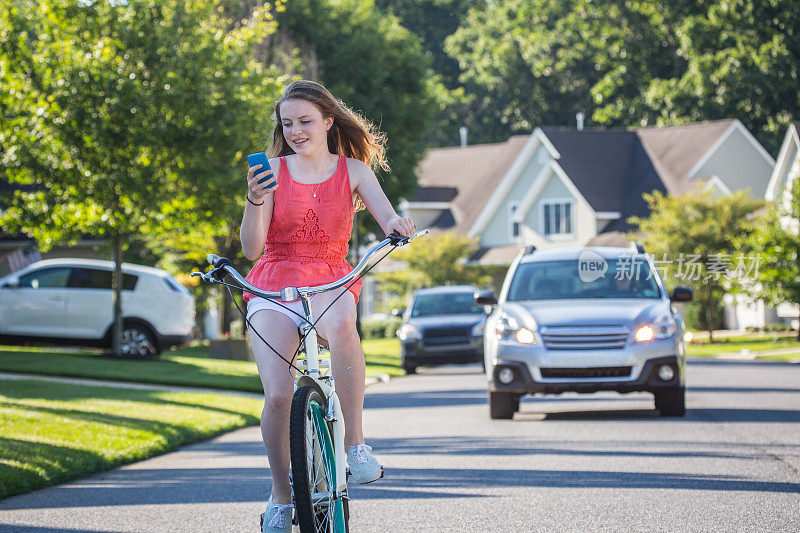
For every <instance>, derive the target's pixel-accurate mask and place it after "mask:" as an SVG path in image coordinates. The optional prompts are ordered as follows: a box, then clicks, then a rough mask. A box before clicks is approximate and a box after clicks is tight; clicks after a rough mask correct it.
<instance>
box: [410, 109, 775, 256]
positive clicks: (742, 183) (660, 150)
mask: <svg viewBox="0 0 800 533" xmlns="http://www.w3.org/2000/svg"><path fill="white" fill-rule="evenodd" d="M774 166H775V161H774V160H773V158H772V157H771V156H770V155H769V153H767V151H766V150H765V149H764V148H763V147H762V146H761V145H760V144H759V142H758V141H757V140H756V139H755V138H754V137H753V135H752V134H751V133H750V132H749V131H747V129H746V128H745V127H744V126H743V125H742V123H741V122H739V121H738V120H735V119H726V120H717V121H710V122H702V123H694V124H686V125H681V126H669V127H646V128H639V129H634V130H613V129H604V130H586V129H568V128H558V127H539V128H536V129H535V130H534V132H533V133H532V134H531V135H524V136H515V137H511V138H510V139H509V140H508V141H506V142H504V143H497V144H485V145H477V146H467V147H464V146H462V147H448V148H435V149H432V150H430V151H429V152H428V155H427V156H426V158H425V160H424V161H423V162H422V163H421V165H420V167H419V173H418V174H419V187H418V189H417V190H416V192H415V194H414V196H413V197H412V198H410V199H408V201H407V202H405V203H404V204H403V205H402V206H401V208H402V209H403V210H404V211H405V212H406V213H407V214H408V216H411V217H413V218H414V220H415V222H416V224H417V227H430V228H434V229H442V230H452V231H455V232H457V233H459V234H462V235H467V236H470V237H475V238H477V239H478V242H479V244H480V250H479V251H478V253H477V254H476V255H475V256H474V257H473V258H472V260H473V261H476V262H478V263H481V264H494V265H508V264H510V263H511V261H512V260H513V258H514V257H515V256H516V254H517V253H518V251H519V249H520V247H521V246H523V245H535V246H536V247H537V248H552V247H562V246H585V245H599V244H615V243H619V242H620V241H624V237H623V234H624V232H627V231H629V230H630V229H632V228H631V227H630V225H629V224H628V222H627V220H628V218H629V217H631V216H647V215H648V214H649V209H648V206H647V203H646V202H645V201H644V199H643V198H642V195H643V194H644V193H648V192H652V191H661V192H662V193H665V194H683V193H687V192H691V191H693V190H711V191H712V193H713V194H730V193H732V192H733V191H738V190H748V191H749V192H750V194H752V195H753V196H755V197H757V198H764V197H765V195H766V193H767V190H768V187H769V185H770V177H771V176H772V171H773V167H774Z"/></svg>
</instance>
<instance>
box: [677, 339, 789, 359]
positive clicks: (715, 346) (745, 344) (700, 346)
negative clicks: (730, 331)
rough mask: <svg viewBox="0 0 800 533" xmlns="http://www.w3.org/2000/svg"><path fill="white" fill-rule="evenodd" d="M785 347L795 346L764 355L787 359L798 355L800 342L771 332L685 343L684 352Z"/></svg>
mask: <svg viewBox="0 0 800 533" xmlns="http://www.w3.org/2000/svg"><path fill="white" fill-rule="evenodd" d="M785 348H797V351H796V352H792V353H788V354H780V355H771V356H764V357H765V358H769V359H777V360H783V361H789V360H793V359H796V358H797V357H798V356H800V342H798V341H797V339H796V338H795V337H794V336H777V335H771V334H760V335H737V336H735V337H725V338H722V339H719V342H714V343H709V342H708V341H701V342H700V343H691V344H687V346H686V352H687V354H688V355H689V356H695V357H712V356H715V355H719V354H724V353H738V352H741V350H744V349H747V350H750V351H751V352H762V351H769V350H780V349H785Z"/></svg>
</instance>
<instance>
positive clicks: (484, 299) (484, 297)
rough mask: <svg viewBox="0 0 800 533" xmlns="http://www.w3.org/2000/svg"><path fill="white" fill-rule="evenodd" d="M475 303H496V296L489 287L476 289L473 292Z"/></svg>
mask: <svg viewBox="0 0 800 533" xmlns="http://www.w3.org/2000/svg"><path fill="white" fill-rule="evenodd" d="M475 303H476V304H478V305H497V298H496V297H495V295H494V291H493V290H491V289H489V290H485V291H478V292H476V293H475Z"/></svg>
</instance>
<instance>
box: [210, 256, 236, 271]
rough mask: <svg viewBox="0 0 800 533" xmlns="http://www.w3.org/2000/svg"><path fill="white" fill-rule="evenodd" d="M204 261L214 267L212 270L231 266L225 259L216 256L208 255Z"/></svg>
mask: <svg viewBox="0 0 800 533" xmlns="http://www.w3.org/2000/svg"><path fill="white" fill-rule="evenodd" d="M206 259H207V260H208V262H209V263H211V264H212V265H213V266H214V268H219V267H223V266H225V265H230V264H231V262H230V261H228V259H227V258H225V257H220V256H218V255H216V254H208V257H206Z"/></svg>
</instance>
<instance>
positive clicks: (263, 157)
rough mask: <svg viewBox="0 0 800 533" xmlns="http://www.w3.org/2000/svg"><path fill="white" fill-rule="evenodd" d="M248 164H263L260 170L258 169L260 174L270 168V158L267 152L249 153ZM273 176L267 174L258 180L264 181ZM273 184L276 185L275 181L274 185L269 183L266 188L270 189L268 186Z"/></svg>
mask: <svg viewBox="0 0 800 533" xmlns="http://www.w3.org/2000/svg"><path fill="white" fill-rule="evenodd" d="M247 164H248V165H250V166H251V167H254V166H256V165H261V168H260V169H258V171H257V173H258V174H261V173H262V172H264V171H265V170H270V167H269V159H268V158H267V154H265V153H264V152H258V153H257V154H250V155H248V156H247ZM271 178H272V176H267V177H265V178H261V179H260V180H258V183H264V182H265V181H267V180H268V179H271ZM275 183H277V182H275ZM273 185H274V183H273V184H272V185H268V186H266V187H264V188H265V189H268V188H270V187H272V186H273Z"/></svg>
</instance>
